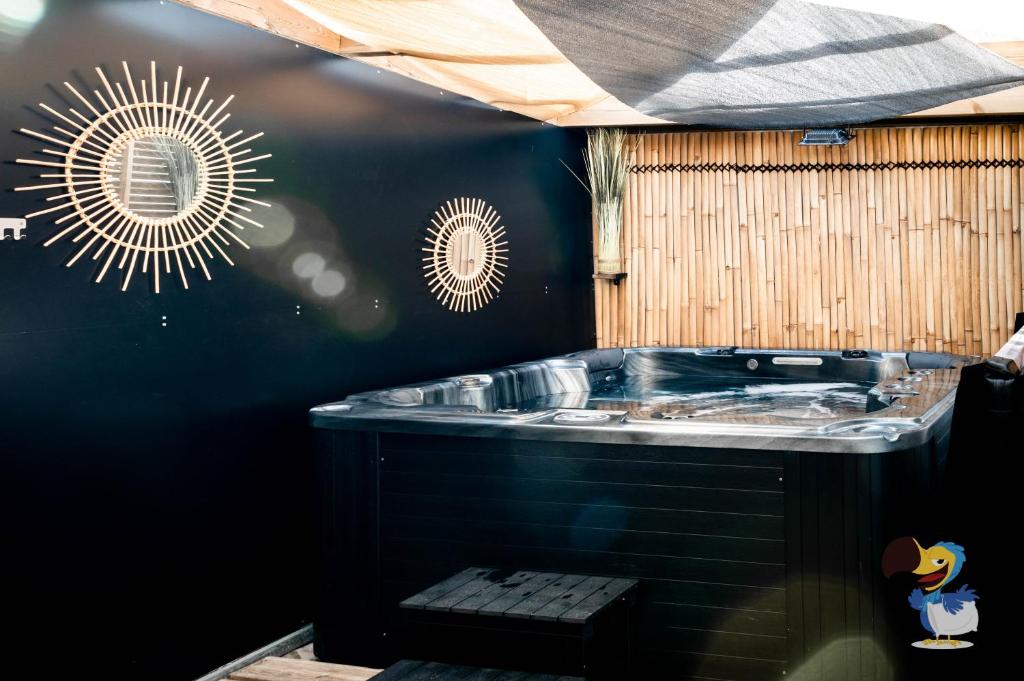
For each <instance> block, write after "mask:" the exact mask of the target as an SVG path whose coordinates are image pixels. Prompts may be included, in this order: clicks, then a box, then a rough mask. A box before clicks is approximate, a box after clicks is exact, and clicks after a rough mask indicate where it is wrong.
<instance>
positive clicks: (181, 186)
mask: <svg viewBox="0 0 1024 681" xmlns="http://www.w3.org/2000/svg"><path fill="white" fill-rule="evenodd" d="M107 167H108V168H109V170H108V174H107V179H108V181H109V182H110V184H111V185H112V186H113V187H114V191H115V193H116V195H117V198H118V199H119V200H120V201H121V205H122V206H124V208H125V209H126V210H127V211H128V212H129V213H132V214H133V215H136V216H138V217H143V218H170V217H174V216H176V215H179V214H180V213H182V212H184V211H185V210H187V209H188V208H189V207H190V206H191V205H192V202H193V201H194V200H195V197H196V194H197V193H198V191H199V162H198V161H197V160H196V157H195V155H194V154H193V153H192V151H190V150H189V148H188V147H186V146H185V145H184V144H182V143H181V142H179V141H178V140H176V139H174V138H173V137H167V136H165V135H148V136H145V137H140V138H138V139H134V140H129V141H128V143H127V144H125V145H124V147H123V148H122V149H121V152H120V154H118V155H117V156H116V157H115V159H114V161H113V162H111V163H110V164H108V166H107Z"/></svg>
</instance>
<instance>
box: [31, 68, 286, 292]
mask: <svg viewBox="0 0 1024 681" xmlns="http://www.w3.org/2000/svg"><path fill="white" fill-rule="evenodd" d="M122 67H123V68H124V77H125V80H124V83H123V84H122V83H121V82H114V83H111V81H110V79H108V78H107V75H106V73H105V72H104V71H103V69H101V68H99V67H97V68H96V73H97V75H98V76H99V79H100V81H101V83H102V89H99V88H98V89H96V90H93V92H92V95H93V96H92V97H88V96H86V95H84V94H82V93H81V92H80V91H79V90H78V89H76V88H75V87H74V86H73V85H71V84H70V83H64V85H65V87H66V88H67V89H68V91H69V92H70V93H71V95H72V96H73V97H74V98H75V100H76V101H77V102H79V103H80V104H81V107H79V108H81V111H79V110H78V108H70V109H69V110H68V113H67V114H64V113H61V112H60V111H57V110H56V109H54V108H52V107H49V106H47V105H46V104H40V107H41V108H42V109H43V110H44V111H46V113H48V114H49V115H50V116H52V117H54V120H55V122H57V123H58V124H57V125H54V126H53V131H54V132H49V131H47V132H45V133H43V132H36V131H34V130H26V129H22V130H21V132H23V133H25V134H26V135H31V136H32V137H35V138H38V139H41V140H43V141H44V142H46V143H48V144H49V145H52V146H53V147H56V148H45V149H43V150H42V153H43V154H47V155H49V156H51V157H55V158H56V160H54V161H43V160H39V159H18V163H22V164H25V165H31V166H36V167H39V168H41V169H42V173H41V174H40V176H39V177H40V178H41V179H42V180H44V181H43V182H42V183H41V184H37V185H33V186H27V187H17V188H16V189H15V191H33V190H49V191H51V192H52V193H53V195H52V196H50V197H49V198H48V199H47V202H56V205H54V206H52V207H49V208H45V209H42V210H38V211H35V212H33V213H30V214H29V215H26V216H25V217H26V218H34V217H38V216H42V215H51V214H58V215H59V214H60V213H65V214H64V215H59V216H58V217H57V218H56V220H55V222H56V224H57V225H58V226H60V227H61V228H60V230H59V231H58V232H57V233H56V234H54V235H53V236H52V237H51V238H50V239H49V240H47V241H46V242H45V243H44V244H43V245H44V246H50V245H51V244H53V243H55V242H57V241H59V240H60V239H63V238H65V237H67V238H69V239H70V241H71V243H73V244H76V245H78V250H77V251H76V252H75V253H74V255H72V256H71V258H70V259H69V260H68V262H67V265H68V266H69V267H70V266H71V265H73V264H75V262H77V261H78V260H80V259H81V258H82V257H83V256H85V255H86V254H91V259H92V260H94V261H96V266H97V269H98V274H97V276H96V281H97V282H99V281H102V280H103V277H104V276H105V275H106V274H107V273H108V271H110V270H111V269H116V270H121V272H122V286H121V290H122V291H123V290H127V288H128V285H129V283H130V282H131V280H132V275H133V273H134V272H136V271H141V272H142V273H143V274H146V275H149V276H152V281H153V287H154V290H155V291H156V292H157V293H159V292H160V279H161V274H165V275H170V274H171V273H172V271H173V270H176V271H177V274H178V276H179V277H180V279H181V283H182V285H183V286H184V287H185V288H188V277H187V275H186V272H187V271H189V270H197V269H198V270H199V271H201V272H202V274H203V276H204V277H205V278H206V279H210V278H211V275H210V269H209V267H207V261H209V260H214V259H216V258H217V257H218V256H219V257H221V258H223V259H224V260H225V261H226V262H227V263H228V264H229V265H234V262H233V261H232V260H231V258H230V257H229V256H228V250H229V249H230V247H232V246H235V245H237V246H241V247H243V248H248V246H247V245H246V244H245V241H243V239H242V238H241V236H240V234H239V232H242V231H243V230H245V229H246V228H247V227H257V228H258V227H262V225H261V224H260V223H258V222H256V221H255V220H253V219H251V218H249V217H248V216H247V214H248V213H251V212H252V206H254V205H258V206H264V207H270V204H268V203H265V202H263V201H259V200H257V199H255V198H253V197H252V194H253V193H254V192H255V191H256V190H255V186H254V185H257V184H258V183H265V182H272V181H273V180H271V179H268V178H259V177H256V176H255V173H256V170H255V168H253V167H252V166H251V165H249V164H252V163H255V162H257V161H260V160H263V159H266V158H270V156H271V155H270V154H263V155H262V156H254V155H252V154H253V151H252V149H250V148H247V147H246V146H245V145H247V144H248V143H249V142H251V141H253V140H255V139H257V138H259V137H262V135H263V133H257V134H254V135H249V136H247V137H243V134H244V133H243V131H241V130H239V131H237V132H234V133H232V134H230V135H226V134H224V133H223V132H222V130H221V126H223V124H224V123H225V122H226V121H227V120H228V118H230V116H231V114H229V113H225V110H226V109H227V107H228V105H229V104H230V103H231V101H232V100H233V99H234V95H232V96H230V97H228V98H227V99H226V100H225V101H224V102H223V103H222V104H221V105H220V106H214V100H213V99H205V98H204V93H205V92H206V88H207V85H208V84H209V82H210V79H209V78H205V79H204V80H203V82H202V85H201V86H200V87H199V88H198V89H197V90H196V91H195V92H193V90H192V88H191V87H189V86H187V85H186V84H184V83H183V82H182V68H181V67H180V66H179V67H178V70H177V76H176V78H175V80H174V83H173V86H172V84H171V83H169V82H168V81H166V80H165V81H158V79H157V69H156V63H155V62H151V63H150V73H149V77H148V78H142V79H140V80H138V81H136V80H135V79H134V78H133V77H132V73H131V71H130V69H129V68H128V64H127V63H125V62H122ZM76 106H77V105H76ZM172 268H173V270H172Z"/></svg>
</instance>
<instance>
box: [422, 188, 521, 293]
mask: <svg viewBox="0 0 1024 681" xmlns="http://www.w3.org/2000/svg"><path fill="white" fill-rule="evenodd" d="M499 222H501V216H500V215H498V213H497V211H495V210H494V208H492V207H491V206H489V205H487V203H486V202H484V201H483V200H482V199H473V198H465V197H463V198H457V199H451V200H449V201H445V203H444V205H442V206H441V207H440V208H438V209H437V212H435V213H434V215H433V217H432V218H431V219H430V223H431V226H430V227H427V233H428V236H427V246H425V247H424V248H423V251H425V253H426V255H425V257H424V258H423V262H424V265H423V269H424V273H425V275H426V278H427V285H428V286H429V287H430V292H431V293H433V294H434V295H435V296H437V299H438V300H439V301H440V302H441V304H442V305H444V306H446V307H447V308H449V309H451V310H455V311H456V312H472V311H474V310H477V309H479V308H481V307H483V306H484V305H486V304H487V303H489V302H491V300H492V299H493V298H494V297H495V296H496V295H498V293H500V292H501V284H502V282H503V280H504V277H505V275H504V272H503V270H504V269H505V268H506V267H507V263H508V256H507V253H508V241H507V240H503V239H504V238H505V228H504V227H502V226H500V225H499V224H498V223H499Z"/></svg>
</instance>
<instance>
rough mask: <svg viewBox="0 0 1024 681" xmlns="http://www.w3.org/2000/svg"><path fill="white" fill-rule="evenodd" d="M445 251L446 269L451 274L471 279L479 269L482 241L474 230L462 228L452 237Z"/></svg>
mask: <svg viewBox="0 0 1024 681" xmlns="http://www.w3.org/2000/svg"><path fill="white" fill-rule="evenodd" d="M447 251H448V253H447V256H448V267H449V268H451V270H452V272H454V273H455V274H457V275H459V276H462V277H471V276H473V275H474V274H476V272H477V269H478V267H479V261H480V255H481V252H482V251H483V239H481V238H480V233H479V232H477V231H476V230H474V229H469V228H465V227H463V228H462V229H460V230H459V231H457V232H456V233H455V234H454V235H453V236H452V239H451V241H450V242H448V248H447Z"/></svg>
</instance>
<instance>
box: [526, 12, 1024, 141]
mask: <svg viewBox="0 0 1024 681" xmlns="http://www.w3.org/2000/svg"><path fill="white" fill-rule="evenodd" d="M516 3H517V4H518V6H519V7H520V9H522V10H523V12H524V13H525V14H526V15H527V16H528V17H529V18H530V20H532V21H533V23H535V24H536V25H537V26H538V27H539V28H540V30H541V31H543V32H544V34H545V35H546V36H547V37H548V39H549V40H551V42H552V43H554V44H555V46H556V47H557V48H558V49H559V50H561V52H562V53H563V54H564V55H565V56H566V57H567V58H568V59H569V60H570V61H571V62H573V63H574V64H575V65H576V66H577V67H578V68H579V69H580V70H581V71H583V72H584V73H585V74H586V75H587V76H589V77H590V78H591V80H593V81H594V82H595V83H597V84H598V85H599V86H601V87H602V88H604V89H605V90H606V91H607V92H609V93H610V94H612V95H614V96H615V97H617V98H618V99H619V100H621V101H622V102H624V103H625V104H628V105H629V106H632V107H633V108H634V109H636V110H637V111H639V112H641V113H644V114H647V115H650V116H655V117H658V118H662V119H664V120H668V121H674V122H677V123H688V124H702V125H709V126H714V127H728V128H806V127H823V126H839V125H847V124H854V123H863V122H867V121H872V120H879V119H883V118H891V117H893V116H899V115H902V114H907V113H913V112H915V111H921V110H922V109H927V108H930V107H933V106H938V105H940V104H945V103H948V102H952V101H956V100H958V99H965V98H968V97H977V96H979V95H984V94H988V93H991V92H996V91H998V90H1002V89H1005V88H1008V87H1014V86H1016V85H1022V84H1024V69H1020V68H1018V67H1016V66H1014V65H1013V64H1011V63H1010V62H1007V61H1005V60H1004V59H1002V58H1000V57H998V56H996V55H994V54H992V53H991V52H989V51H988V50H985V49H983V48H981V47H978V46H977V45H976V44H974V43H972V42H971V41H969V40H967V39H966V38H964V37H962V36H960V35H958V34H956V33H954V32H953V31H951V30H950V29H948V28H946V27H944V26H940V25H938V24H931V23H925V22H920V21H913V20H910V19H901V18H898V17H891V16H884V15H880V14H870V13H867V12H858V11H854V10H848V9H841V8H836V7H828V6H823V5H816V4H813V3H810V2H802V1H801V0H628V1H622V0H516Z"/></svg>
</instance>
